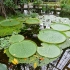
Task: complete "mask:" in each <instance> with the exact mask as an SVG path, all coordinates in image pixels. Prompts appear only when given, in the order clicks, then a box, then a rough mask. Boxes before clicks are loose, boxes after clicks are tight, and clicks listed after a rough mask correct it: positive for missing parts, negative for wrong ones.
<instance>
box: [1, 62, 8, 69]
mask: <svg viewBox="0 0 70 70" xmlns="http://www.w3.org/2000/svg"><path fill="white" fill-rule="evenodd" d="M0 70H8V69H7V66H6V65H5V64H1V63H0Z"/></svg>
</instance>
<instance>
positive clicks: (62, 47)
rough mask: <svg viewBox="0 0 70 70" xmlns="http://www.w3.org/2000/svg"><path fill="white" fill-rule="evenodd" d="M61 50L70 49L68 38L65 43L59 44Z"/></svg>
mask: <svg viewBox="0 0 70 70" xmlns="http://www.w3.org/2000/svg"><path fill="white" fill-rule="evenodd" d="M58 45H59V47H60V48H61V49H65V48H67V47H70V39H69V38H67V39H66V41H65V42H63V43H60V44H58Z"/></svg>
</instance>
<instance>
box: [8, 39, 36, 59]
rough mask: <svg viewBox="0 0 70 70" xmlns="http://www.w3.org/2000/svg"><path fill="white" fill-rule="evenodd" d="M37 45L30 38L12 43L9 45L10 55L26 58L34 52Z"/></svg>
mask: <svg viewBox="0 0 70 70" xmlns="http://www.w3.org/2000/svg"><path fill="white" fill-rule="evenodd" d="M36 47H37V45H36V44H35V43H34V42H33V41H30V40H25V41H22V42H19V43H14V44H12V45H11V46H10V47H9V52H10V54H11V55H13V56H14V57H17V58H27V57H30V56H31V55H33V54H34V53H35V52H36Z"/></svg>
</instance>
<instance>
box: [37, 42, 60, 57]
mask: <svg viewBox="0 0 70 70" xmlns="http://www.w3.org/2000/svg"><path fill="white" fill-rule="evenodd" d="M37 52H38V53H39V54H40V55H42V56H45V57H48V58H54V57H57V56H58V55H60V49H59V47H58V46H56V45H52V44H46V43H43V47H38V48H37Z"/></svg>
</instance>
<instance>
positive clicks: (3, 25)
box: [0, 19, 23, 37]
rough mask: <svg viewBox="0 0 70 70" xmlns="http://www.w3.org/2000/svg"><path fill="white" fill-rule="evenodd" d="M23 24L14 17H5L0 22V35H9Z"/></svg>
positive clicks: (18, 30)
mask: <svg viewBox="0 0 70 70" xmlns="http://www.w3.org/2000/svg"><path fill="white" fill-rule="evenodd" d="M22 28H23V24H22V23H21V22H19V21H17V20H15V19H7V20H3V21H1V22H0V36H1V37H3V36H7V35H11V34H12V33H13V32H17V33H19V32H20V31H21V29H22Z"/></svg>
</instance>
